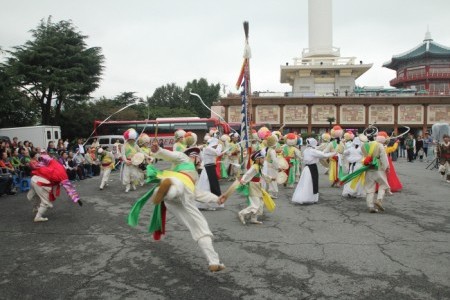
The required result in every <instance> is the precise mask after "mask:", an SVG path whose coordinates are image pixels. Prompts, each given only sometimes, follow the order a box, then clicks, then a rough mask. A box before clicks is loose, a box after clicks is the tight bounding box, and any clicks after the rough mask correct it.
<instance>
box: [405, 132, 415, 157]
mask: <svg viewBox="0 0 450 300" xmlns="http://www.w3.org/2000/svg"><path fill="white" fill-rule="evenodd" d="M405 147H406V153H407V155H408V162H413V160H414V136H413V134H412V133H409V134H408V137H407V138H406V139H405Z"/></svg>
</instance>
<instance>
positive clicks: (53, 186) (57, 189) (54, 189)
mask: <svg viewBox="0 0 450 300" xmlns="http://www.w3.org/2000/svg"><path fill="white" fill-rule="evenodd" d="M37 185H39V186H48V187H50V192H49V193H48V194H49V195H48V198H49V199H50V201H55V200H56V197H59V194H60V192H61V186H60V185H59V183H55V182H50V183H44V182H40V181H38V182H37ZM53 192H55V193H56V197H55V194H53Z"/></svg>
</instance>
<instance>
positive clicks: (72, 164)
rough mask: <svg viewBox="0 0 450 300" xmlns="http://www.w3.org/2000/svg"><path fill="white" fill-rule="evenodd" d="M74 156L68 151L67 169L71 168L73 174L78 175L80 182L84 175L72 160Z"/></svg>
mask: <svg viewBox="0 0 450 300" xmlns="http://www.w3.org/2000/svg"><path fill="white" fill-rule="evenodd" d="M73 157H74V155H73V151H69V155H68V157H67V163H68V164H69V167H71V168H72V170H74V171H75V174H76V175H78V178H79V179H80V180H83V179H84V175H83V169H82V167H78V166H77V164H76V161H75V160H74V159H73Z"/></svg>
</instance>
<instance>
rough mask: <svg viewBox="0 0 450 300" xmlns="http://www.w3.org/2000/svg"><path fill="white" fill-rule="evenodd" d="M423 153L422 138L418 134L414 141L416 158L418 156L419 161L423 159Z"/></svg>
mask: <svg viewBox="0 0 450 300" xmlns="http://www.w3.org/2000/svg"><path fill="white" fill-rule="evenodd" d="M423 154H424V150H423V138H422V136H421V135H419V136H418V137H417V142H416V158H417V156H418V157H419V160H420V161H423Z"/></svg>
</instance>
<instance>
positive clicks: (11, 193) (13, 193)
mask: <svg viewBox="0 0 450 300" xmlns="http://www.w3.org/2000/svg"><path fill="white" fill-rule="evenodd" d="M15 194H16V192H6V195H15Z"/></svg>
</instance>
